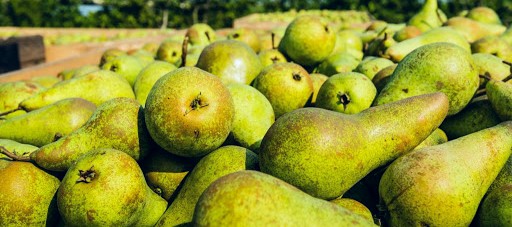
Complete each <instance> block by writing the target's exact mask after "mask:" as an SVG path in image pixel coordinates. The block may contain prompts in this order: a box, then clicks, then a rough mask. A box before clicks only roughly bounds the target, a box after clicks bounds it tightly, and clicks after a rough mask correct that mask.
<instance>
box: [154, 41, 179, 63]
mask: <svg viewBox="0 0 512 227" xmlns="http://www.w3.org/2000/svg"><path fill="white" fill-rule="evenodd" d="M182 48H183V43H182V42H178V41H174V40H168V41H164V42H162V43H161V44H160V46H159V47H158V50H157V52H156V59H157V60H161V61H165V62H169V63H171V64H173V65H175V66H177V67H178V66H180V65H181V56H182V53H183V49H182Z"/></svg>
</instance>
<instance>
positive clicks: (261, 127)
mask: <svg viewBox="0 0 512 227" xmlns="http://www.w3.org/2000/svg"><path fill="white" fill-rule="evenodd" d="M227 88H228V90H229V93H230V94H231V97H232V98H233V104H234V106H235V116H234V119H233V129H232V130H231V135H232V136H233V138H234V140H235V141H237V142H238V143H239V144H240V145H241V146H243V147H245V148H248V149H251V150H253V151H257V150H258V149H259V148H260V143H261V139H263V136H265V133H267V130H268V129H269V128H270V126H271V125H272V124H273V123H274V120H275V116H274V110H273V109H272V104H270V102H269V101H268V99H267V98H266V97H265V96H264V95H263V94H261V92H259V91H258V90H257V89H256V88H254V87H251V86H249V85H246V84H230V85H228V86H227Z"/></svg>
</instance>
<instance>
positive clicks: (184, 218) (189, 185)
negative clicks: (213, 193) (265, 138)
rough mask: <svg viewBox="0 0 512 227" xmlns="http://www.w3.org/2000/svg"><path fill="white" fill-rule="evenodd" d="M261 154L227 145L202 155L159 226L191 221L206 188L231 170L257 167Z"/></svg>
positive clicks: (231, 171) (232, 171)
mask: <svg viewBox="0 0 512 227" xmlns="http://www.w3.org/2000/svg"><path fill="white" fill-rule="evenodd" d="M257 166H258V156H257V155H256V154H255V153H254V152H252V151H251V150H248V149H246V148H243V147H238V146H224V147H221V148H219V149H217V150H215V151H213V152H211V153H210V154H208V155H206V156H205V157H203V158H202V159H201V160H200V161H199V162H198V163H197V165H196V166H195V167H194V169H193V170H192V171H191V172H190V173H189V176H187V178H185V181H184V182H183V186H182V188H181V189H180V191H179V192H178V195H177V196H176V199H175V200H174V201H173V202H172V203H171V205H170V206H169V208H167V210H166V211H165V214H164V215H163V216H162V218H161V219H160V221H159V222H158V224H157V226H178V225H182V224H187V223H189V222H191V221H192V217H193V215H194V207H195V206H196V203H197V201H198V199H199V197H200V196H201V194H202V193H203V192H204V190H205V189H206V188H207V187H208V186H209V185H210V184H212V183H213V182H214V181H215V180H217V179H219V178H220V177H222V176H225V175H227V174H230V173H234V172H237V171H241V170H246V169H256V168H257Z"/></svg>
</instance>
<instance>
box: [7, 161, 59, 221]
mask: <svg viewBox="0 0 512 227" xmlns="http://www.w3.org/2000/svg"><path fill="white" fill-rule="evenodd" d="M0 162H4V164H0V178H1V179H2V183H1V184H0V195H1V198H2V202H1V203H0V225H1V226H54V225H55V224H56V223H55V222H56V218H57V215H58V211H57V204H56V203H55V192H57V189H58V188H59V183H60V181H59V179H57V178H56V177H54V176H52V175H50V174H48V173H46V172H44V171H43V170H41V169H39V168H37V167H36V166H35V165H33V164H32V163H27V162H10V161H2V160H0Z"/></svg>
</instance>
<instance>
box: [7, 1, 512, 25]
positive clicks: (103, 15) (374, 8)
mask: <svg viewBox="0 0 512 227" xmlns="http://www.w3.org/2000/svg"><path fill="white" fill-rule="evenodd" d="M102 2H103V3H102V5H101V6H103V10H101V11H98V12H95V13H91V14H89V15H85V16H84V15H81V14H80V12H79V5H80V4H93V1H92V0H0V26H31V27H102V28H112V27H118V28H158V27H160V26H161V25H162V24H163V18H165V17H164V15H165V14H167V23H166V24H167V27H172V28H185V27H188V26H190V25H191V24H194V23H198V22H203V23H208V24H210V25H211V26H212V27H214V28H221V27H230V26H231V25H232V23H233V20H234V19H235V18H238V17H242V16H245V15H248V14H251V13H264V12H282V11H288V10H291V9H297V10H300V9H337V10H349V9H350V10H360V11H368V12H369V13H370V14H371V15H373V16H374V17H375V18H376V19H381V20H385V21H388V22H393V23H401V22H404V21H407V20H408V19H409V18H410V17H412V15H414V13H416V12H417V11H418V10H419V9H420V7H421V5H422V2H423V0H413V1H403V0H317V1H313V0H186V1H180V0H103V1H102ZM439 4H440V7H441V9H442V10H443V11H444V12H445V13H446V14H447V15H448V16H454V15H457V14H459V13H460V12H461V11H463V10H469V9H471V8H473V7H476V6H488V7H490V8H492V9H494V10H496V12H497V13H498V14H499V15H500V17H501V19H502V21H503V22H504V23H505V24H506V25H508V24H509V23H510V22H512V14H510V12H512V1H502V0H457V1H455V0H445V1H439Z"/></svg>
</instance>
